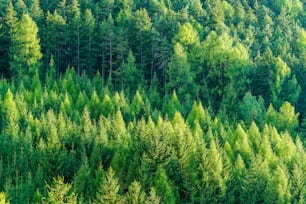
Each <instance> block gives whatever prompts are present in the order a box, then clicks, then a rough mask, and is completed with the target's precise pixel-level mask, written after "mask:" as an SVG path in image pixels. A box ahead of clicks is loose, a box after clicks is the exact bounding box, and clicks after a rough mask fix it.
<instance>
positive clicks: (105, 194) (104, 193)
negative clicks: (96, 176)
mask: <svg viewBox="0 0 306 204" xmlns="http://www.w3.org/2000/svg"><path fill="white" fill-rule="evenodd" d="M119 187H120V186H119V184H118V179H117V178H115V173H114V171H113V169H112V168H111V167H110V168H109V169H108V171H107V172H106V174H105V177H104V179H103V181H102V183H101V184H100V188H99V189H98V193H97V195H96V200H95V202H94V203H97V204H98V203H109V204H116V203H117V202H119V201H120V197H119V195H118V191H119Z"/></svg>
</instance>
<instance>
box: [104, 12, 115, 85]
mask: <svg viewBox="0 0 306 204" xmlns="http://www.w3.org/2000/svg"><path fill="white" fill-rule="evenodd" d="M100 34H101V35H102V39H101V40H102V41H101V60H102V62H101V66H102V70H101V73H102V77H103V78H105V79H106V69H105V68H106V67H108V82H109V85H112V78H113V72H114V70H113V64H114V60H113V57H114V52H115V51H114V47H115V44H116V34H115V25H114V19H113V17H112V15H111V13H110V14H109V16H108V18H107V19H105V20H104V21H103V22H102V23H101V25H100Z"/></svg>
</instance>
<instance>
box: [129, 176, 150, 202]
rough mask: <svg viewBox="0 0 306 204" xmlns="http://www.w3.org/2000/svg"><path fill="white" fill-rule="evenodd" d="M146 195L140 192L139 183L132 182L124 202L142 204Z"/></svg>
mask: <svg viewBox="0 0 306 204" xmlns="http://www.w3.org/2000/svg"><path fill="white" fill-rule="evenodd" d="M145 197H146V194H145V193H144V192H143V191H142V190H141V185H140V183H139V182H137V181H134V182H133V183H132V184H131V185H130V186H129V189H128V193H127V194H126V196H125V198H124V202H125V203H128V204H142V203H145Z"/></svg>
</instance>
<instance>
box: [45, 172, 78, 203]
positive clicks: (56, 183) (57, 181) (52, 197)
mask: <svg viewBox="0 0 306 204" xmlns="http://www.w3.org/2000/svg"><path fill="white" fill-rule="evenodd" d="M47 188H48V198H47V199H46V200H47V203H50V204H55V203H58V204H64V203H69V204H76V203H77V197H76V194H75V193H74V192H70V190H71V184H66V183H64V178H62V177H57V178H54V179H53V183H52V185H51V186H50V185H47Z"/></svg>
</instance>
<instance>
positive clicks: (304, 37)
mask: <svg viewBox="0 0 306 204" xmlns="http://www.w3.org/2000/svg"><path fill="white" fill-rule="evenodd" d="M296 43H297V47H298V49H299V50H300V51H301V52H303V51H305V50H306V31H305V30H304V29H303V28H299V29H298V37H297V40H296Z"/></svg>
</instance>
